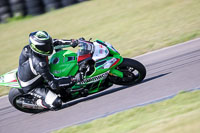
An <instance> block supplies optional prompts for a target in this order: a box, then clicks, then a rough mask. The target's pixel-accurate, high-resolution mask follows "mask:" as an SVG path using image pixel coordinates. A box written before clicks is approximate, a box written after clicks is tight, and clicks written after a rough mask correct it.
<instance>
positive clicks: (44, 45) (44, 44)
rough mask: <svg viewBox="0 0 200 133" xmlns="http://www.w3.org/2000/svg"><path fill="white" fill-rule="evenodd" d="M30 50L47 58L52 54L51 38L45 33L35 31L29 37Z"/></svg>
mask: <svg viewBox="0 0 200 133" xmlns="http://www.w3.org/2000/svg"><path fill="white" fill-rule="evenodd" d="M29 45H30V47H31V49H32V50H33V51H34V52H36V53H38V54H40V55H45V56H49V55H51V54H52V53H53V44H52V38H51V37H50V35H49V34H48V33H47V32H46V31H36V32H32V33H30V35H29Z"/></svg>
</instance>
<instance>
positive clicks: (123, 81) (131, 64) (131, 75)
mask: <svg viewBox="0 0 200 133" xmlns="http://www.w3.org/2000/svg"><path fill="white" fill-rule="evenodd" d="M116 69H118V70H119V71H121V72H123V74H124V77H123V78H120V77H116V76H110V80H111V82H112V83H114V84H117V85H134V84H137V83H140V82H141V81H142V80H143V79H144V78H145V76H146V69H145V67H144V65H143V64H142V63H140V62H138V61H136V60H134V59H129V58H124V60H123V62H122V63H121V64H120V65H119V66H118V67H117V68H116Z"/></svg>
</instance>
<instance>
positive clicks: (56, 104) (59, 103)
mask: <svg viewBox="0 0 200 133" xmlns="http://www.w3.org/2000/svg"><path fill="white" fill-rule="evenodd" d="M52 105H53V106H54V108H61V107H62V100H61V99H60V98H59V97H57V98H56V99H55V101H54V102H53V104H52Z"/></svg>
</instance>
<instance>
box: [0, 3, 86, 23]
mask: <svg viewBox="0 0 200 133" xmlns="http://www.w3.org/2000/svg"><path fill="white" fill-rule="evenodd" d="M83 1H85V0H0V22H1V23H5V22H7V20H8V18H11V17H23V16H27V15H31V16H36V15H40V14H43V13H45V12H49V11H52V10H56V9H59V8H62V7H66V6H70V5H72V4H75V3H79V2H83Z"/></svg>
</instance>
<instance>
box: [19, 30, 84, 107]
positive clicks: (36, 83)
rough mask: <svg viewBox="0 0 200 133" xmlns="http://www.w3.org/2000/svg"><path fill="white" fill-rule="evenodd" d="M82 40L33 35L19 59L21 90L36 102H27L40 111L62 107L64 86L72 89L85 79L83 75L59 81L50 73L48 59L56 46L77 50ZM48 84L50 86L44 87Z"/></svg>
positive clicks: (30, 36) (46, 34)
mask: <svg viewBox="0 0 200 133" xmlns="http://www.w3.org/2000/svg"><path fill="white" fill-rule="evenodd" d="M77 45H78V41H77V40H75V39H71V40H58V39H52V38H51V36H50V35H49V34H48V33H47V32H45V31H36V32H32V33H30V35H29V45H26V46H25V47H24V48H23V50H22V52H21V55H20V57H19V67H18V73H17V77H18V81H19V83H20V86H21V88H22V89H21V90H20V91H22V92H23V93H25V94H30V95H32V96H33V97H35V99H31V100H30V101H24V102H28V103H32V104H36V105H37V106H38V107H39V108H48V109H57V108H60V107H61V106H62V100H61V99H60V97H59V96H58V94H59V93H60V91H61V89H62V87H63V86H65V87H68V86H71V85H73V84H75V83H76V82H80V81H82V79H83V75H82V74H81V73H78V74H77V75H76V76H69V77H62V78H55V77H54V76H53V75H52V74H51V73H50V70H49V66H48V56H50V55H51V54H52V53H53V50H54V48H55V47H57V48H63V47H65V46H71V47H73V48H75V47H76V46H77ZM44 81H45V82H47V84H48V86H49V87H46V86H44V85H43V82H44Z"/></svg>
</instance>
